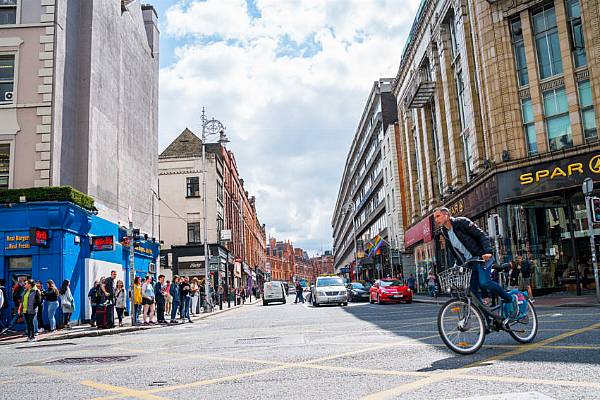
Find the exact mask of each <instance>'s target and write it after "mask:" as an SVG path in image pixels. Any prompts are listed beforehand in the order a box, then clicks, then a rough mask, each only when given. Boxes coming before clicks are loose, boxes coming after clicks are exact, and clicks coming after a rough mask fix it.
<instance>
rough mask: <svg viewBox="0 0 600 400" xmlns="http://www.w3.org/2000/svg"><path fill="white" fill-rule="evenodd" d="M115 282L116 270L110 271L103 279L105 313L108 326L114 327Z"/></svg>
mask: <svg viewBox="0 0 600 400" xmlns="http://www.w3.org/2000/svg"><path fill="white" fill-rule="evenodd" d="M116 282H117V271H114V270H113V271H110V276H109V277H108V278H106V279H105V281H104V290H105V291H106V293H107V295H108V296H107V297H108V304H107V305H106V314H107V315H108V327H109V328H114V327H115V310H114V308H115V284H116Z"/></svg>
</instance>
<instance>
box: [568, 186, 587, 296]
mask: <svg viewBox="0 0 600 400" xmlns="http://www.w3.org/2000/svg"><path fill="white" fill-rule="evenodd" d="M565 197H566V196H565ZM565 200H566V201H567V218H569V235H570V236H571V252H572V253H573V266H574V267H575V285H576V286H577V289H576V292H577V296H581V278H582V277H581V276H580V275H579V268H577V262H576V259H575V254H576V252H577V248H576V246H575V229H574V227H573V225H574V220H573V208H572V206H571V200H570V199H567V198H565ZM587 208H588V207H587V206H586V209H587ZM588 223H589V215H588ZM590 226H592V225H590ZM590 235H591V236H593V234H590ZM593 248H594V246H593V245H592V249H593ZM592 253H593V250H592Z"/></svg>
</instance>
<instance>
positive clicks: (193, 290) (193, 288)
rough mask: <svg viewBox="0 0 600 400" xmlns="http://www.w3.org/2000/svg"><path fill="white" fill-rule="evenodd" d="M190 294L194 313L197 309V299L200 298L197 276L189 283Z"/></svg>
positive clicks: (194, 313)
mask: <svg viewBox="0 0 600 400" xmlns="http://www.w3.org/2000/svg"><path fill="white" fill-rule="evenodd" d="M190 296H192V315H196V313H197V311H198V299H200V285H198V278H196V277H194V279H192V284H191V285H190Z"/></svg>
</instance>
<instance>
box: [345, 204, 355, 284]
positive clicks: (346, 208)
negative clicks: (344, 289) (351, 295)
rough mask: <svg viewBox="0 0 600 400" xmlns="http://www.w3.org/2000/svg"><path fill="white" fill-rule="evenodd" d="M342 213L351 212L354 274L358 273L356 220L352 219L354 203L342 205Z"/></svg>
mask: <svg viewBox="0 0 600 400" xmlns="http://www.w3.org/2000/svg"><path fill="white" fill-rule="evenodd" d="M343 210H344V213H348V212H350V211H352V239H353V240H354V266H355V268H356V272H358V258H357V252H356V219H355V218H354V217H355V215H354V213H355V211H356V207H355V206H354V203H353V202H352V201H348V202H347V203H346V204H344V208H343Z"/></svg>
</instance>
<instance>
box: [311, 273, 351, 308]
mask: <svg viewBox="0 0 600 400" xmlns="http://www.w3.org/2000/svg"><path fill="white" fill-rule="evenodd" d="M310 297H311V300H312V305H313V306H315V307H318V306H320V305H321V304H339V305H340V306H346V305H348V292H347V290H346V285H344V280H343V279H342V278H339V277H337V276H320V277H318V278H317V281H316V283H315V286H314V288H313V290H312V293H311V296H310Z"/></svg>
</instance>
